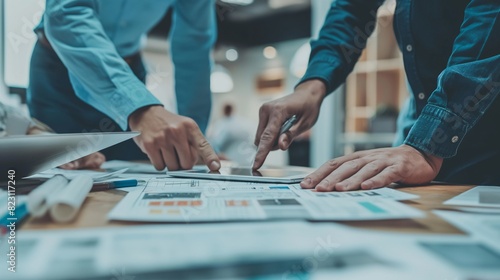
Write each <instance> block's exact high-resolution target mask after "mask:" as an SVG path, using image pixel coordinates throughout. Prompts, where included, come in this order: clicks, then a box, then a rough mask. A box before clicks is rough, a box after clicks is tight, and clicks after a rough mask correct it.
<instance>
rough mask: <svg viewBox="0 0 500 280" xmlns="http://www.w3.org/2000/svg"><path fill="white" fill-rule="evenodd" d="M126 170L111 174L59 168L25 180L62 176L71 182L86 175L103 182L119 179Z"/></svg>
mask: <svg viewBox="0 0 500 280" xmlns="http://www.w3.org/2000/svg"><path fill="white" fill-rule="evenodd" d="M127 170H128V169H127V168H122V169H119V170H116V171H113V172H101V171H93V170H83V169H82V170H66V169H60V168H53V169H50V170H47V171H44V172H41V173H38V174H35V175H32V176H30V177H27V179H50V178H52V177H54V176H56V175H62V176H64V177H66V179H69V180H72V179H74V178H76V177H77V176H80V175H86V176H89V177H91V178H92V179H93V180H94V182H103V181H107V180H110V179H113V178H117V177H119V175H121V174H123V173H125V172H126V171H127Z"/></svg>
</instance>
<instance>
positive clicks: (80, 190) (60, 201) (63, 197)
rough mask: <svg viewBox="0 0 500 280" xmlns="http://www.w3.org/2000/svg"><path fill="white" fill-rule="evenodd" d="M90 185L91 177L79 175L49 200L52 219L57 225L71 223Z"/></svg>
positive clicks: (91, 182) (90, 187)
mask: <svg viewBox="0 0 500 280" xmlns="http://www.w3.org/2000/svg"><path fill="white" fill-rule="evenodd" d="M92 185H93V180H92V177H90V176H88V175H79V176H77V177H75V178H74V179H73V180H71V182H70V183H69V184H68V185H67V186H66V187H65V188H63V189H62V190H61V191H60V193H59V194H58V195H57V196H54V197H53V199H50V200H49V205H50V216H51V217H52V219H53V220H54V221H56V222H59V223H67V222H70V221H72V220H73V219H74V218H75V217H76V214H77V213H78V211H79V210H80V207H81V206H82V203H83V201H84V200H85V198H86V197H87V194H88V193H89V192H90V189H92Z"/></svg>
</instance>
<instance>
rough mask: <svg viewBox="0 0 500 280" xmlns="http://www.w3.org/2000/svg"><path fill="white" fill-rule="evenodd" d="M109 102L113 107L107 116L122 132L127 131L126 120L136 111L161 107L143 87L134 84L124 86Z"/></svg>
mask: <svg viewBox="0 0 500 280" xmlns="http://www.w3.org/2000/svg"><path fill="white" fill-rule="evenodd" d="M125 89H126V91H125ZM123 92H129V94H123ZM109 101H110V102H111V104H113V107H111V110H110V112H108V115H109V116H110V117H111V118H112V119H113V120H115V122H116V123H117V124H118V125H119V126H120V127H121V129H123V130H124V131H126V130H127V129H128V118H129V117H130V115H131V114H132V113H134V112H135V111H137V110H138V109H140V108H143V107H147V106H153V105H161V106H163V105H162V103H161V102H160V101H159V100H158V99H157V98H156V97H154V95H153V94H151V93H150V92H149V91H148V90H147V89H146V87H145V86H144V85H142V84H140V85H137V84H136V83H131V84H129V85H128V87H127V85H124V87H123V90H122V91H120V92H115V93H113V94H112V95H111V96H110V100H109Z"/></svg>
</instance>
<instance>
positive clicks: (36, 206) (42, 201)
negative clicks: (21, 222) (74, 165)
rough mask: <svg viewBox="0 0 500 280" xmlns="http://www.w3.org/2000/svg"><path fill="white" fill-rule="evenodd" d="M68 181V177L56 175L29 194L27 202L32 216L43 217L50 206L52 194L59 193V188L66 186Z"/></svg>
mask: <svg viewBox="0 0 500 280" xmlns="http://www.w3.org/2000/svg"><path fill="white" fill-rule="evenodd" d="M68 183H69V181H68V179H66V177H64V176H61V175H56V176H54V177H52V178H50V179H49V180H47V181H46V182H45V183H43V184H41V185H40V186H38V187H37V188H36V189H34V190H33V191H32V192H31V193H30V194H29V195H28V200H27V202H26V207H27V209H28V212H29V213H30V214H31V216H33V217H42V216H43V215H45V213H47V210H48V209H49V207H50V205H49V203H48V200H49V199H50V198H51V197H52V196H56V195H58V194H59V190H61V189H62V188H64V187H66V186H67V185H68Z"/></svg>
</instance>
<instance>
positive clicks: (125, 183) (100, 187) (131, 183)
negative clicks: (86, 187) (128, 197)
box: [92, 179, 139, 192]
mask: <svg viewBox="0 0 500 280" xmlns="http://www.w3.org/2000/svg"><path fill="white" fill-rule="evenodd" d="M138 184H139V181H138V180H136V179H130V180H119V181H113V182H107V183H96V184H94V185H93V186H92V191H93V192H95V191H105V190H112V189H119V188H128V187H135V186H137V185H138Z"/></svg>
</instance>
